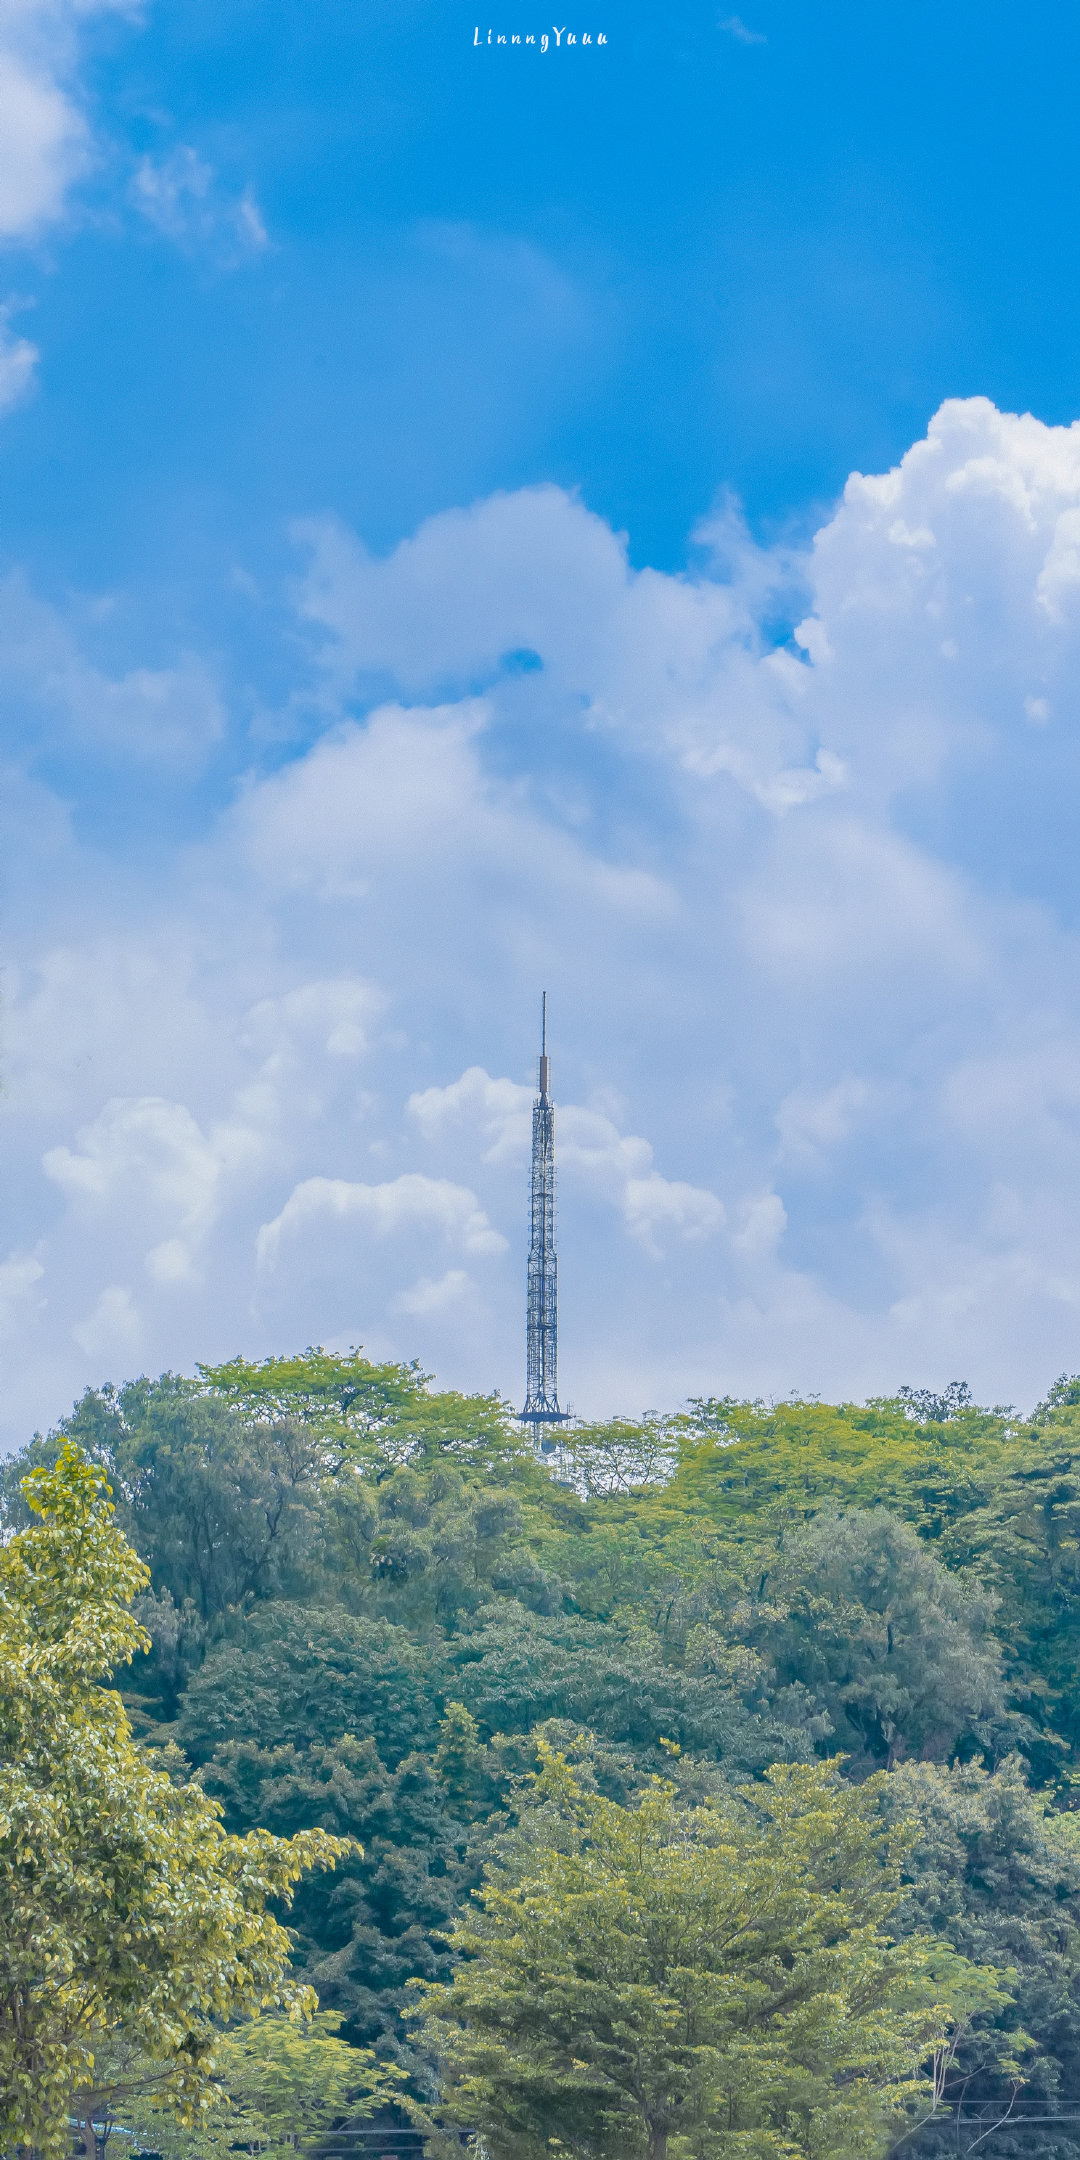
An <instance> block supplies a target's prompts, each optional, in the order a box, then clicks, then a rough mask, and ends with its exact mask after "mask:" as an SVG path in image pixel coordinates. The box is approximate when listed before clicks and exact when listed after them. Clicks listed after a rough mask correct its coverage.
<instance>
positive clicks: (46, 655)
mask: <svg viewBox="0 0 1080 2160" xmlns="http://www.w3.org/2000/svg"><path fill="white" fill-rule="evenodd" d="M3 366H4V355H3V345H2V343H0V390H2V387H3ZM0 685H2V686H3V689H4V691H5V692H6V696H7V702H8V704H9V707H11V706H12V704H13V701H18V702H17V703H15V704H14V711H13V716H12V717H13V719H14V726H15V732H16V737H17V739H18V740H19V741H20V742H22V743H25V742H26V741H27V739H28V738H29V739H30V740H32V739H33V737H34V736H35V734H36V735H39V736H40V737H42V738H43V739H44V741H45V744H46V746H47V747H50V748H51V747H56V746H57V745H62V746H63V747H64V748H66V749H69V750H76V751H79V752H82V753H83V754H84V755H85V754H87V753H90V754H96V755H98V756H101V755H102V754H104V755H106V756H109V755H118V756H122V757H124V758H127V757H136V758H139V759H144V760H146V761H147V762H148V763H151V764H160V765H163V766H172V767H175V768H177V769H178V770H180V771H183V770H184V769H188V770H197V769H199V768H200V767H201V766H202V765H203V764H204V763H205V761H206V759H207V757H208V756H209V754H210V752H211V751H212V749H213V747H214V744H215V743H217V742H218V741H219V740H220V738H221V736H222V734H223V732H224V726H225V709H224V705H223V703H222V699H221V695H220V692H219V690H218V687H217V684H216V682H215V679H214V676H213V673H212V671H211V670H210V668H209V667H208V666H207V665H206V663H205V662H204V661H203V660H201V659H200V658H199V657H198V656H197V655H196V654H194V653H190V652H187V653H181V654H180V655H179V657H178V658H177V660H176V661H175V663H174V665H172V666H170V667H156V668H151V667H132V668H129V669H127V670H126V671H125V672H124V673H123V674H122V675H117V676H111V675H109V674H107V673H106V672H105V671H104V670H103V669H101V668H99V667H96V666H95V665H94V664H93V662H92V661H90V660H89V659H88V658H87V657H86V655H85V653H84V652H83V650H82V648H81V645H80V642H79V639H78V638H77V636H76V634H75V631H74V630H73V628H72V626H71V623H70V622H69V621H67V620H65V618H64V616H63V615H62V614H61V613H60V611H59V610H58V609H57V608H55V607H51V606H49V605H48V604H47V603H46V602H44V601H42V600H39V599H38V598H37V596H36V595H35V594H34V593H33V592H32V591H31V590H30V587H29V585H28V583H27V581H26V579H25V577H24V576H23V575H22V573H21V572H19V571H12V572H10V573H9V574H8V576H7V577H5V578H4V579H3V580H2V581H0Z"/></svg>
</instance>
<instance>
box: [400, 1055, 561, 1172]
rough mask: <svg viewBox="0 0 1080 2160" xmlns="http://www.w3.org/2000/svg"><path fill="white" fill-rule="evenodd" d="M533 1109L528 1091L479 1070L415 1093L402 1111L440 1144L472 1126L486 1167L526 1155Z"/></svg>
mask: <svg viewBox="0 0 1080 2160" xmlns="http://www.w3.org/2000/svg"><path fill="white" fill-rule="evenodd" d="M532 1103H533V1096H532V1090H531V1088H527V1087H522V1086H520V1085H519V1083H518V1082H517V1081H516V1080H493V1079H492V1078H491V1075H490V1074H489V1073H486V1072H485V1071H484V1068H483V1066H482V1065H470V1067H469V1069H468V1072H463V1073H462V1075H461V1078H460V1080H452V1081H451V1082H450V1084H449V1086H448V1087H429V1088H421V1089H418V1090H417V1092H416V1093H415V1094H413V1095H410V1097H409V1100H408V1102H407V1104H406V1106H405V1107H406V1110H407V1112H408V1114H409V1116H410V1117H412V1118H415V1120H416V1123H417V1125H418V1127H419V1129H420V1131H421V1133H422V1134H423V1136H424V1139H425V1140H428V1141H431V1142H433V1143H435V1144H438V1143H439V1142H440V1141H441V1140H442V1139H443V1136H444V1135H445V1134H446V1132H447V1131H448V1130H449V1129H451V1128H452V1127H453V1126H454V1125H456V1124H464V1125H466V1126H475V1127H476V1128H477V1129H478V1130H479V1132H480V1135H481V1139H482V1143H483V1149H484V1161H485V1162H489V1163H505V1162H522V1161H524V1160H525V1158H526V1157H527V1155H528V1151H529V1147H530V1144H531V1137H532Z"/></svg>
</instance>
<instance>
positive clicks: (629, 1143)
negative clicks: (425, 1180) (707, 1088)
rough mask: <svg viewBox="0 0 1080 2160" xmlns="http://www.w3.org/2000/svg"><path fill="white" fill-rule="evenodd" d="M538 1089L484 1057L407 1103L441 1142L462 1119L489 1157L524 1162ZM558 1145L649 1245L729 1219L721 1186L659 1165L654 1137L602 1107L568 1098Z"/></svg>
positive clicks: (563, 1160)
mask: <svg viewBox="0 0 1080 2160" xmlns="http://www.w3.org/2000/svg"><path fill="white" fill-rule="evenodd" d="M532 1102H533V1094H532V1090H531V1089H530V1088H527V1087H523V1086H521V1085H520V1084H519V1083H517V1082H515V1081H513V1080H506V1079H502V1080H493V1079H492V1078H491V1076H490V1074H488V1073H486V1072H485V1071H484V1069H483V1066H481V1065H472V1066H470V1068H469V1070H468V1072H464V1073H462V1075H461V1078H460V1079H459V1080H452V1081H451V1082H450V1084H449V1086H447V1087H431V1088H423V1089H421V1090H419V1091H418V1092H417V1093H416V1094H414V1095H411V1096H410V1097H409V1101H408V1104H407V1105H406V1108H407V1110H408V1112H409V1115H410V1116H411V1117H412V1118H414V1119H415V1121H416V1124H417V1125H418V1126H419V1128H420V1131H421V1132H422V1133H423V1135H424V1138H425V1140H427V1141H429V1142H431V1143H433V1144H435V1145H438V1144H439V1143H440V1142H441V1141H442V1140H443V1138H444V1137H445V1135H446V1134H447V1133H448V1132H449V1131H451V1130H452V1129H453V1128H454V1127H455V1126H461V1125H464V1126H466V1127H470V1126H471V1127H472V1128H473V1129H474V1130H475V1131H476V1133H477V1135H478V1138H479V1140H480V1146H481V1150H482V1157H483V1160H484V1162H486V1163H491V1164H495V1165H498V1166H500V1167H501V1166H503V1165H506V1164H510V1163H513V1164H523V1163H525V1162H526V1161H527V1160H528V1155H529V1149H530V1147H531V1144H532ZM556 1146H557V1153H558V1159H559V1163H560V1166H561V1174H562V1177H563V1178H564V1179H565V1180H567V1181H568V1183H569V1185H570V1187H571V1189H573V1187H574V1186H575V1185H576V1184H581V1185H584V1186H586V1187H587V1188H589V1189H591V1190H592V1191H594V1192H598V1193H600V1194H602V1196H603V1197H604V1198H605V1199H607V1200H608V1201H609V1202H610V1203H611V1204H612V1205H613V1206H614V1207H616V1208H618V1210H619V1212H620V1213H621V1215H622V1218H623V1221H624V1223H625V1225H626V1228H627V1230H628V1231H629V1232H630V1234H631V1236H632V1237H635V1238H637V1239H638V1240H639V1242H640V1243H641V1245H642V1246H643V1247H644V1249H645V1250H646V1251H647V1252H649V1253H651V1254H653V1255H654V1256H655V1257H657V1258H658V1257H659V1255H660V1238H661V1235H662V1233H663V1231H665V1230H669V1231H673V1232H675V1233H676V1234H677V1235H678V1236H681V1237H689V1238H698V1237H707V1236H708V1235H709V1233H710V1231H713V1230H718V1229H719V1228H720V1225H721V1223H722V1222H723V1220H724V1208H723V1204H722V1202H721V1201H719V1200H718V1199H717V1198H716V1195H715V1193H711V1192H706V1191H703V1190H702V1189H701V1188H700V1187H699V1186H695V1185H688V1184H686V1183H684V1182H682V1181H680V1180H678V1179H676V1180H674V1181H672V1180H670V1179H668V1178H664V1177H661V1175H660V1173H659V1171H658V1170H654V1168H653V1166H652V1164H653V1150H652V1148H651V1146H650V1144H649V1142H648V1141H647V1140H643V1139H641V1138H640V1137H639V1136H638V1135H635V1134H633V1133H630V1134H627V1133H621V1132H620V1131H619V1129H618V1127H617V1126H616V1125H615V1124H614V1123H613V1121H612V1119H611V1118H609V1117H607V1116H605V1115H604V1113H603V1112H602V1111H598V1110H592V1109H589V1108H587V1107H585V1106H584V1105H582V1104H580V1103H567V1104H564V1105H562V1106H560V1107H559V1109H558V1111H557V1113H556Z"/></svg>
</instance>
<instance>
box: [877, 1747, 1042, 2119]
mask: <svg viewBox="0 0 1080 2160" xmlns="http://www.w3.org/2000/svg"><path fill="white" fill-rule="evenodd" d="M878 1792H879V1796H880V1805H881V1807H882V1811H883V1813H884V1815H885V1817H886V1819H888V1820H891V1821H893V1822H896V1821H898V1820H903V1821H904V1822H906V1823H907V1824H908V1825H909V1826H913V1827H914V1831H915V1835H914V1837H913V1840H912V1843H911V1846H910V1849H909V1851H908V1853H907V1856H906V1858H905V1861H904V1868H903V1873H904V1880H905V1890H904V1898H903V1902H902V1904H901V1905H900V1906H899V1907H898V1909H897V1920H898V1922H899V1924H900V1926H901V1927H902V1928H903V1929H904V1930H916V1931H919V1932H926V1933H929V1934H931V1935H933V1936H936V1937H937V1938H938V1939H939V1940H941V1941H944V1942H947V1943H948V1944H949V1945H950V1946H951V1948H953V1949H954V1950H956V1951H957V1952H958V1953H960V1955H962V1956H963V1957H965V1958H968V1959H971V1960H973V1961H974V1962H975V1963H976V1964H979V1965H994V1966H999V1967H1010V1968H1011V1969H1012V1971H1013V1973H1014V1975H1015V1977H1014V1979H1013V1981H1012V1982H1011V1983H1010V1988H1011V1995H1012V2000H1011V2001H1009V2002H1008V2003H1005V2004H999V2005H997V2006H993V2005H988V2006H986V2008H985V2009H984V2010H983V2011H982V2012H981V2013H980V2014H978V2015H977V2016H975V2017H974V2018H973V2020H972V2022H971V2024H970V2025H969V2026H968V2027H967V2028H966V2029H965V2030H964V2031H963V2032H962V2033H960V2034H959V2035H958V2038H957V2045H956V2048H955V2053H954V2056H953V2059H952V2061H951V2062H950V2063H949V2064H948V2066H947V2073H946V2076H945V2080H944V2084H943V2092H942V2099H943V2103H944V2105H943V2109H942V2113H941V2115H940V2117H939V2119H938V2120H937V2121H934V2122H930V2123H928V2124H927V2125H926V2127H925V2128H924V2129H923V2130H922V2131H921V2132H920V2133H919V2135H918V2136H917V2137H915V2138H912V2139H910V2140H909V2141H908V2143H907V2144H906V2145H905V2146H904V2147H903V2148H902V2150H903V2153H904V2154H905V2155H909V2156H910V2160H931V2156H933V2160H947V2156H948V2155H950V2154H951V2155H956V2154H958V2153H961V2154H962V2153H965V2152H983V2151H987V2150H989V2151H990V2152H992V2153H994V2154H997V2153H1001V2152H1007V2153H1010V2154H1012V2155H1013V2156H1014V2160H1018V2156H1020V2155H1023V2156H1024V2160H1076V2155H1077V2153H1078V2152H1080V1835H1078V1833H1080V1817H1077V1816H1074V1815H1072V1814H1059V1813H1055V1812H1054V1811H1053V1810H1052V1808H1051V1807H1050V1805H1049V1804H1048V1802H1047V1799H1046V1797H1045V1796H1043V1795H1039V1794H1037V1793H1032V1792H1031V1791H1030V1790H1029V1789H1028V1787H1027V1785H1026V1784H1025V1782H1024V1777H1023V1772H1022V1768H1021V1764H1020V1762H1019V1760H1018V1759H1017V1758H1016V1757H1015V1756H1013V1757H1011V1758H1009V1759H1008V1760H1007V1761H1006V1762H1004V1763H1003V1764H1002V1765H1001V1767H1000V1768H999V1769H998V1770H996V1771H989V1770H987V1769H985V1768H984V1767H983V1766H982V1765H981V1764H979V1763H966V1764H962V1765H959V1764H958V1765H954V1766H953V1767H951V1768H946V1767H944V1766H941V1765H937V1764H931V1763H905V1764H903V1765H902V1766H901V1767H900V1768H899V1769H898V1770H897V1771H895V1772H894V1774H893V1776H892V1777H889V1778H886V1779H883V1780H881V1781H880V1783H879V1785H878ZM954 2108H959V2110H960V2112H961V2114H962V2116H963V2118H964V2120H963V2121H962V2122H958V2121H957V2120H956V2117H955V2114H954ZM1024 2118H1031V2121H1030V2123H1029V2127H1027V2128H1026V2129H1025V2127H1024V2120H1023V2119H1024ZM996 2124H1002V2125H1004V2128H1003V2129H1002V2130H999V2131H998V2132H997V2133H996V2134H995V2135H994V2137H993V2141H992V2143H991V2141H990V2132H991V2130H992V2129H993V2126H994V2125H996Z"/></svg>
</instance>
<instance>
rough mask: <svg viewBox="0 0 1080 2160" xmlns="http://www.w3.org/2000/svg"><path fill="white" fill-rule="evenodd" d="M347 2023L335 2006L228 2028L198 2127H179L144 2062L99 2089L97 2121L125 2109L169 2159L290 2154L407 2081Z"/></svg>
mask: <svg viewBox="0 0 1080 2160" xmlns="http://www.w3.org/2000/svg"><path fill="white" fill-rule="evenodd" d="M340 2023H341V2020H340V2018H338V2017H336V2016H334V2014H333V2013H332V2012H329V2011H319V2012H316V2014H315V2015H314V2016H313V2017H311V2018H307V2019H299V2018H289V2017H281V2016H277V2017H275V2016H273V2015H267V2016H263V2017H260V2018H256V2019H254V2020H252V2021H251V2022H250V2023H248V2024H246V2025H242V2026H240V2027H239V2028H237V2029H236V2030H235V2031H232V2032H229V2033H226V2034H225V2036H224V2038H223V2039H222V2040H221V2041H220V2042H219V2045H218V2049H217V2058H216V2060H217V2071H216V2084H217V2088H218V2097H217V2103H216V2105H215V2106H214V2107H213V2108H212V2109H211V2110H210V2111H208V2112H207V2113H206V2114H205V2115H204V2117H203V2119H202V2120H201V2121H200V2122H199V2123H198V2124H197V2125H196V2126H195V2127H194V2129H192V2128H185V2127H184V2126H182V2125H180V2124H178V2123H177V2121H176V2118H175V2115H172V2114H171V2113H170V2112H169V2111H168V2109H167V2107H165V2106H163V2104H162V2100H161V2096H160V2090H159V2088H158V2087H157V2086H156V2085H155V2084H154V2082H153V2080H152V2078H148V2077H146V2076H145V2075H144V2077H143V2080H142V2083H141V2085H140V2083H139V2080H138V2068H139V2066H137V2065H136V2066H135V2069H136V2076H135V2078H134V2079H133V2078H132V2077H131V2074H130V2071H129V2072H128V2076H127V2080H126V2081H125V2082H121V2083H119V2084H118V2085H116V2086H114V2087H113V2088H112V2089H111V2090H110V2089H109V2088H105V2089H104V2090H103V2091H102V2092H101V2093H100V2096H99V2097H100V2100H101V2102H102V2103H103V2104H102V2105H101V2106H100V2107H98V2108H96V2109H95V2112H94V2116H93V2120H94V2121H102V2120H103V2119H104V2120H105V2121H109V2120H110V2118H111V2116H113V2115H114V2114H115V2110H116V2108H117V2106H120V2107H122V2110H123V2123H124V2127H125V2130H126V2132H127V2134H128V2135H129V2136H130V2137H131V2138H132V2139H133V2140H134V2141H136V2142H137V2143H138V2145H139V2146H141V2147H143V2148H144V2149H149V2150H151V2151H154V2152H157V2153H160V2154H161V2156H162V2160H229V2156H230V2155H232V2154H235V2153H237V2152H243V2153H250V2154H256V2155H262V2156H263V2160H291V2156H292V2155H293V2154H295V2153H296V2151H297V2150H298V2148H301V2147H302V2146H303V2145H304V2144H305V2143H307V2142H308V2141H309V2140H311V2139H312V2138H315V2137H317V2136H318V2135H319V2133H320V2132H325V2131H326V2130H328V2129H329V2128H330V2127H331V2125H332V2124H333V2123H335V2122H336V2121H337V2120H339V2119H340V2117H341V2116H343V2115H346V2114H347V2115H348V2116H349V2118H350V2120H352V2121H357V2120H362V2119H363V2118H364V2117H365V2116H367V2115H370V2114H371V2113H372V2112H373V2110H374V2109H375V2108H377V2107H379V2106H380V2105H383V2104H384V2103H385V2102H386V2101H387V2099H392V2098H393V2097H394V2094H395V2092H396V2090H397V2088H398V2087H399V2085H400V2082H401V2073H400V2072H398V2071H396V2070H395V2069H394V2068H393V2067H389V2066H387V2065H384V2064H377V2063H376V2062H375V2059H374V2057H373V2055H372V2054H371V2052H370V2050H367V2049H362V2048H354V2047H349V2046H347V2045H346V2043H345V2042H344V2041H342V2040H339V2039H338V2038H337V2037H336V2036H337V2031H338V2027H339V2025H340ZM151 2067H152V2066H151Z"/></svg>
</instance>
